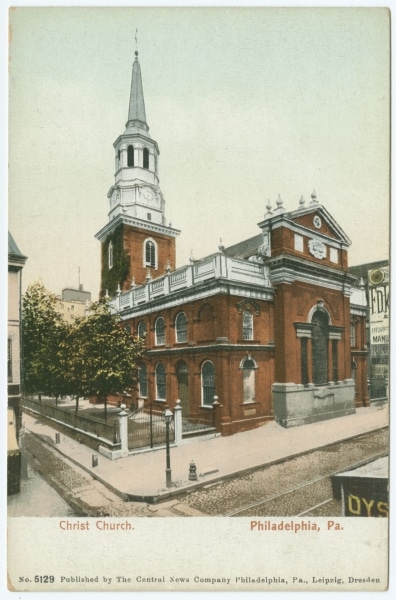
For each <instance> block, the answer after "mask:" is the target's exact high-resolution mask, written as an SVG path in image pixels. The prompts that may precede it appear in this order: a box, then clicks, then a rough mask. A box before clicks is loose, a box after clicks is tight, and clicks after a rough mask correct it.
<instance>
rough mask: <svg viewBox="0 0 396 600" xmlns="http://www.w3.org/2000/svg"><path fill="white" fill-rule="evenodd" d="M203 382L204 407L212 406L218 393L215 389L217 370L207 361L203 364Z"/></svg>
mask: <svg viewBox="0 0 396 600" xmlns="http://www.w3.org/2000/svg"><path fill="white" fill-rule="evenodd" d="M201 381H202V405H203V406H211V405H212V404H213V400H214V396H215V393H216V388H215V370H214V366H213V363H212V362H211V361H210V360H207V361H205V362H204V363H203V365H202V369H201Z"/></svg>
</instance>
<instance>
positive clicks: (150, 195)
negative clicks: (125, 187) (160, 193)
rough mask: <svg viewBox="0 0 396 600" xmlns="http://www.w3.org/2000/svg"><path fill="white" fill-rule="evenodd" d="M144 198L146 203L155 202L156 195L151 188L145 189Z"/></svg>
mask: <svg viewBox="0 0 396 600" xmlns="http://www.w3.org/2000/svg"><path fill="white" fill-rule="evenodd" d="M143 198H144V199H145V200H146V202H155V194H154V192H153V190H152V189H151V188H148V187H146V188H143Z"/></svg>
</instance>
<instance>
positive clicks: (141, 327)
mask: <svg viewBox="0 0 396 600" xmlns="http://www.w3.org/2000/svg"><path fill="white" fill-rule="evenodd" d="M137 334H138V337H139V338H140V339H144V338H145V337H146V335H147V325H146V323H145V322H144V321H139V323H138V327H137Z"/></svg>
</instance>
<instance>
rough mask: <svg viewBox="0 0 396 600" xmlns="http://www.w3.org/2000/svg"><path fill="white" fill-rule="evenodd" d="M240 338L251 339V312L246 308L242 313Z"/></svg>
mask: <svg viewBox="0 0 396 600" xmlns="http://www.w3.org/2000/svg"><path fill="white" fill-rule="evenodd" d="M242 338H243V339H244V340H252V339H253V314H252V313H251V311H250V310H247V309H246V310H244V311H243V313H242Z"/></svg>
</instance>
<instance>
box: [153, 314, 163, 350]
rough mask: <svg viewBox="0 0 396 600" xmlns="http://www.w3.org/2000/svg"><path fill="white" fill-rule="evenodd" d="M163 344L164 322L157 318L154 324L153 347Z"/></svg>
mask: <svg viewBox="0 0 396 600" xmlns="http://www.w3.org/2000/svg"><path fill="white" fill-rule="evenodd" d="M164 344H165V321H164V319H163V318H162V317H158V319H157V320H156V322H155V345H156V346H163V345H164Z"/></svg>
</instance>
